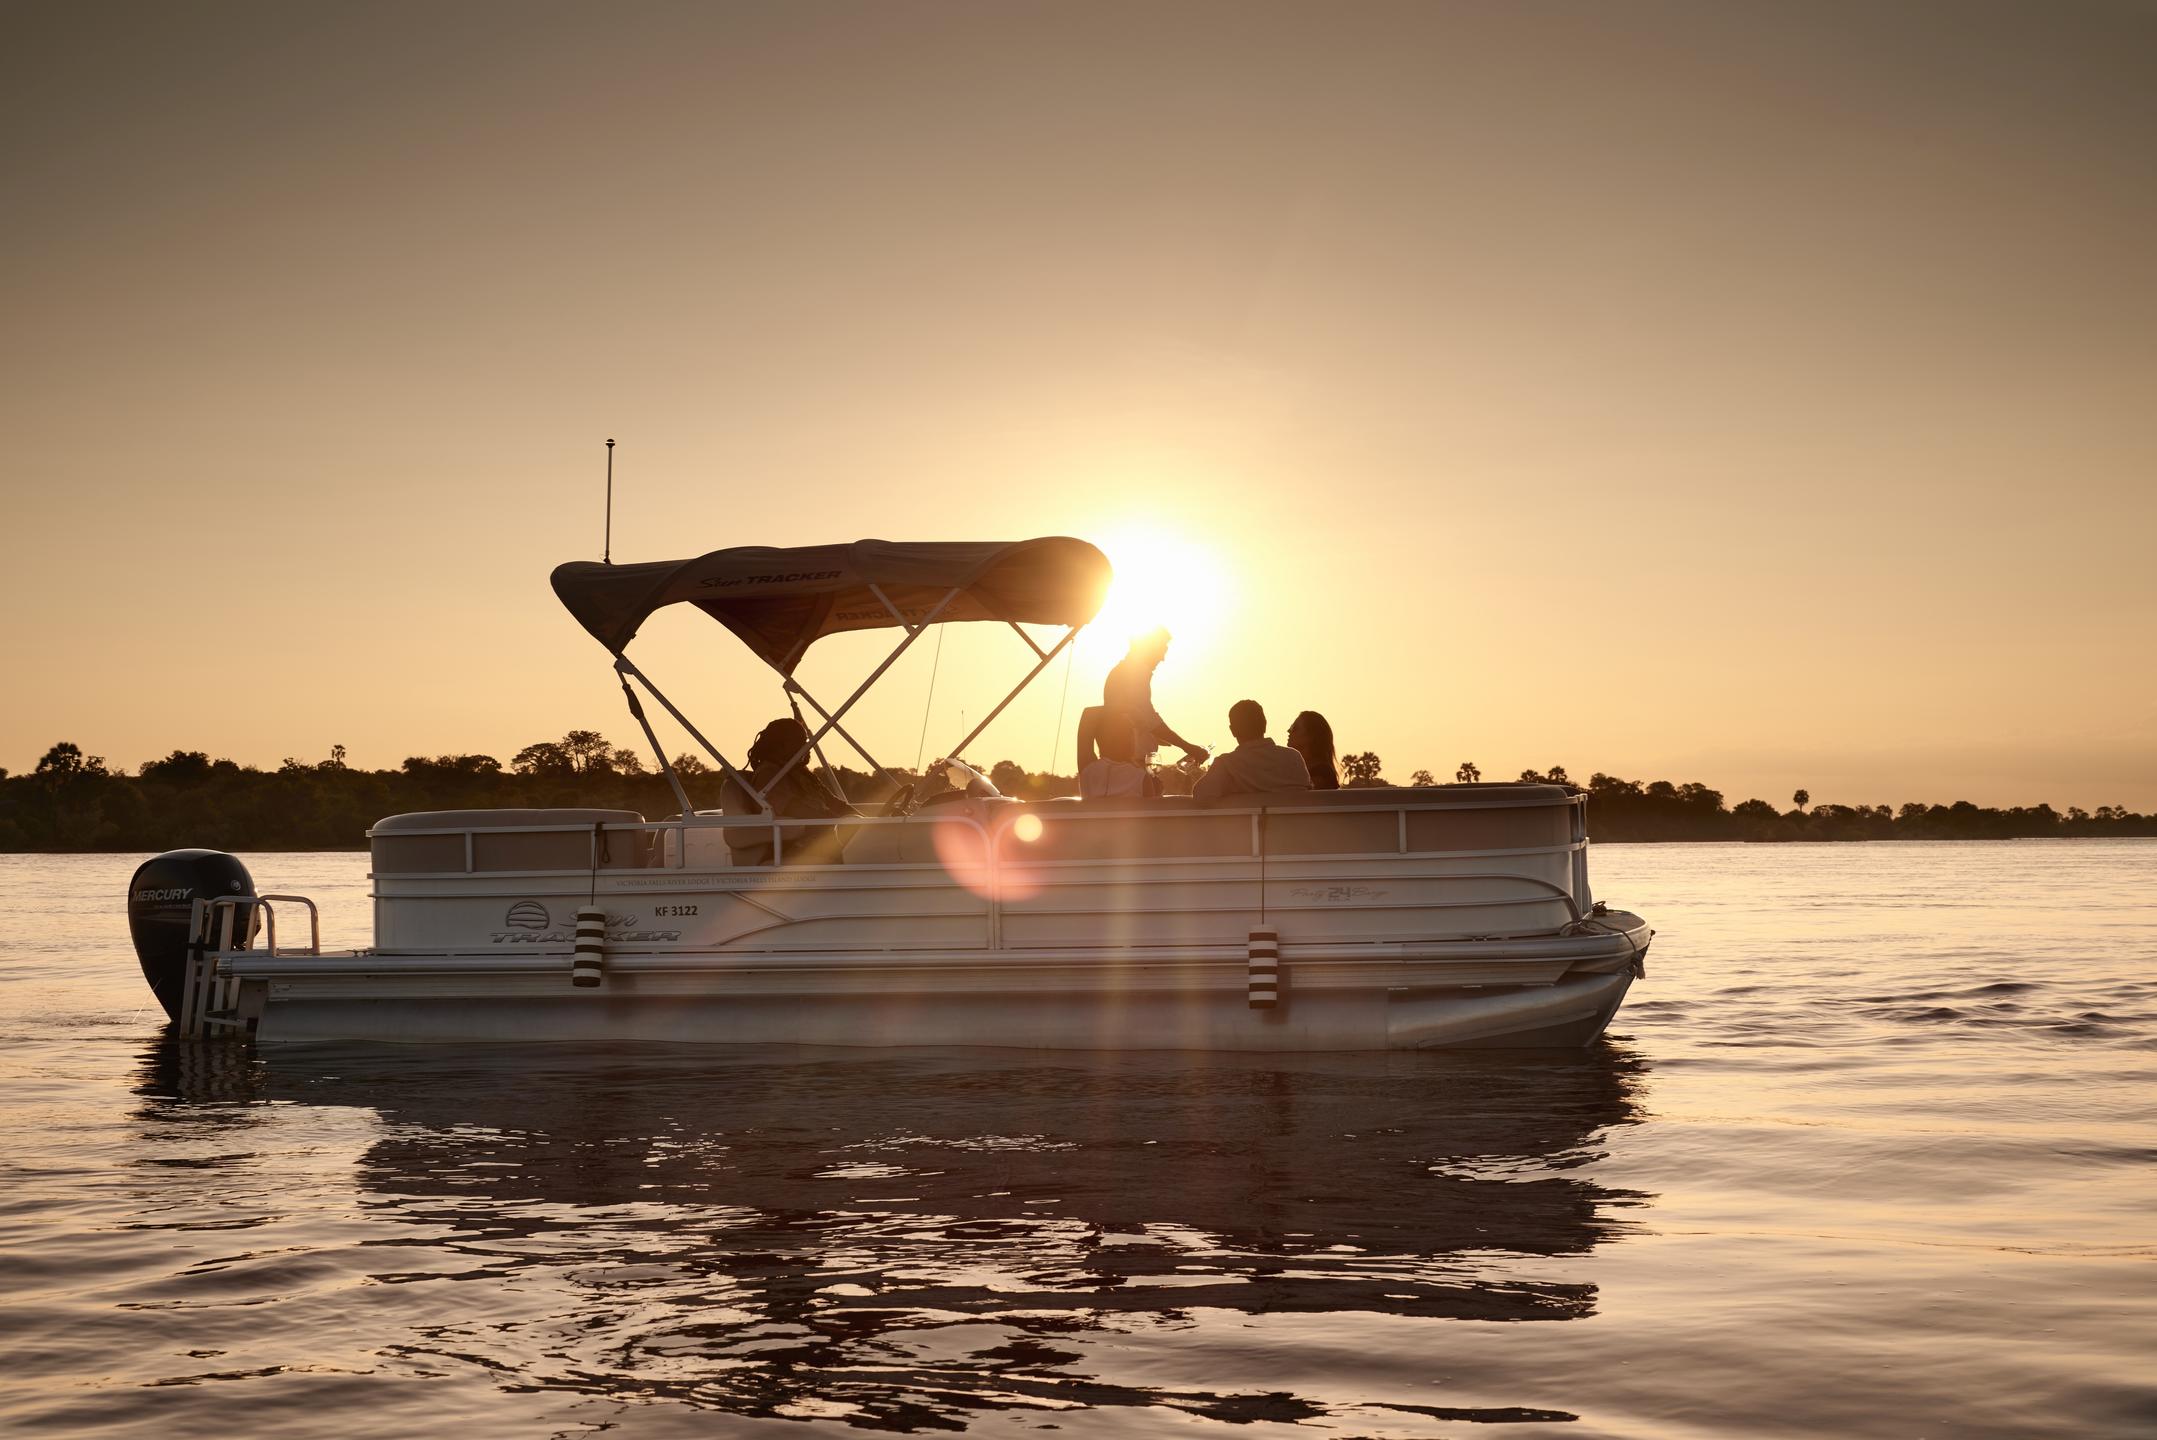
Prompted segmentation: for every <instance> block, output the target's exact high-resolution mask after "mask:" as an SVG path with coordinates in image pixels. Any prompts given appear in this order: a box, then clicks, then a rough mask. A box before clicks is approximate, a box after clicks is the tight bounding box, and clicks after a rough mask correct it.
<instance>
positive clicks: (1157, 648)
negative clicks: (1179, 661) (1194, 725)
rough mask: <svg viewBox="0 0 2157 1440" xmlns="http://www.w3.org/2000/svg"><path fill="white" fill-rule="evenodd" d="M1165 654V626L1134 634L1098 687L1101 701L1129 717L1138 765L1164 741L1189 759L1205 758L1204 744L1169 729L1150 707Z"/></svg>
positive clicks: (1166, 641)
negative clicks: (1163, 628)
mask: <svg viewBox="0 0 2157 1440" xmlns="http://www.w3.org/2000/svg"><path fill="white" fill-rule="evenodd" d="M1167 658H1168V632H1167V631H1166V630H1160V629H1155V630H1149V631H1147V632H1146V633H1145V634H1143V635H1139V636H1135V637H1133V639H1132V641H1131V649H1130V651H1129V652H1128V653H1127V654H1126V655H1125V656H1124V657H1123V659H1121V660H1119V661H1117V662H1116V668H1115V669H1113V670H1111V671H1109V672H1108V681H1107V683H1106V684H1104V685H1103V686H1102V687H1101V703H1102V704H1103V705H1105V706H1106V707H1107V708H1108V709H1109V710H1110V711H1111V712H1119V711H1120V712H1121V713H1123V714H1125V715H1128V716H1130V717H1131V728H1132V730H1133V732H1134V734H1135V736H1136V744H1137V754H1136V757H1135V758H1136V759H1137V761H1138V763H1139V764H1141V765H1144V764H1145V763H1146V762H1147V761H1148V760H1149V759H1150V758H1151V757H1152V755H1153V752H1154V751H1156V750H1158V749H1160V748H1161V746H1162V745H1163V744H1164V743H1165V744H1169V745H1174V746H1177V747H1178V748H1180V749H1181V750H1182V751H1183V753H1184V755H1185V757H1186V758H1188V759H1191V760H1194V761H1195V760H1203V759H1205V758H1206V748H1205V747H1204V746H1203V745H1193V744H1192V743H1191V742H1190V741H1188V740H1186V739H1184V738H1183V737H1182V736H1181V735H1178V734H1177V733H1176V732H1175V731H1173V730H1171V729H1169V728H1168V722H1167V721H1166V720H1163V719H1162V718H1161V712H1160V711H1158V710H1156V709H1154V708H1153V672H1154V671H1155V670H1156V669H1158V668H1160V664H1161V662H1162V661H1163V660H1165V659H1167Z"/></svg>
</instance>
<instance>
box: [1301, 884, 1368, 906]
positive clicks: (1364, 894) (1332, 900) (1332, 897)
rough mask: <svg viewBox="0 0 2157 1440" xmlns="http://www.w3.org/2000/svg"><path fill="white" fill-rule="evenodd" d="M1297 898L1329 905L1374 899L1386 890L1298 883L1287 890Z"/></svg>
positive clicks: (1356, 886)
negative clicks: (1319, 901)
mask: <svg viewBox="0 0 2157 1440" xmlns="http://www.w3.org/2000/svg"><path fill="white" fill-rule="evenodd" d="M1288 893H1289V894H1291V895H1293V896H1295V897H1296V898H1297V899H1299V900H1323V901H1325V902H1326V903H1327V904H1329V905H1338V904H1340V903H1341V902H1343V901H1349V902H1353V901H1357V900H1376V899H1378V898H1379V897H1380V896H1382V895H1384V894H1385V893H1386V892H1385V891H1383V890H1379V889H1375V888H1373V887H1371V886H1369V885H1298V886H1296V887H1295V888H1294V889H1292V890H1290V891H1289V892H1288Z"/></svg>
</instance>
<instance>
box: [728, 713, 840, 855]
mask: <svg viewBox="0 0 2157 1440" xmlns="http://www.w3.org/2000/svg"><path fill="white" fill-rule="evenodd" d="M808 744H809V732H808V731H807V730H805V729H803V728H802V723H801V722H800V721H799V720H795V719H793V718H791V717H789V716H781V717H780V718H779V719H777V720H774V721H772V722H771V723H770V724H769V725H766V726H765V727H764V728H763V729H762V730H760V731H758V732H757V737H756V739H755V740H754V741H752V742H751V743H750V746H749V782H750V784H752V785H754V786H756V788H757V789H759V790H764V791H765V795H764V800H765V803H766V804H768V805H770V806H771V813H772V814H774V815H777V816H779V817H780V818H781V819H786V820H824V819H834V820H835V819H838V818H839V817H840V816H843V815H858V814H860V813H861V812H860V811H858V810H856V809H855V808H854V807H853V806H851V805H849V804H847V803H846V801H845V800H844V799H843V798H842V797H841V796H840V795H839V793H838V791H837V790H835V789H834V788H833V787H832V785H831V784H830V782H829V781H827V780H825V779H824V778H823V777H821V776H819V775H817V774H815V773H814V772H812V771H811V770H810V769H809V757H808V756H807V755H802V757H801V759H800V760H799V761H797V762H796V763H795V764H794V765H793V766H792V767H791V768H789V769H788V770H787V772H786V773H785V774H784V775H780V774H779V767H780V766H782V765H785V764H786V762H787V761H789V760H792V759H793V758H794V757H795V756H796V755H800V754H801V752H802V751H803V750H804V749H805V748H806V747H807V746H808ZM774 776H778V783H776V784H774V783H773V779H772V777H774ZM767 787H768V788H767ZM719 808H720V809H721V810H723V811H724V812H725V813H726V814H728V815H759V814H762V813H763V812H762V811H760V810H759V809H758V808H757V804H756V801H755V800H754V799H753V798H752V797H751V796H750V794H749V792H748V791H747V790H744V789H743V788H742V786H741V784H740V782H739V781H737V780H735V778H734V777H733V776H731V775H729V776H728V777H727V779H726V783H725V784H724V785H722V786H721V787H720V789H719ZM725 833H726V844H727V853H728V854H729V855H730V856H731V857H732V858H733V861H734V863H735V864H736V865H769V864H771V863H772V841H771V831H769V830H763V829H758V828H756V827H755V826H749V825H744V826H740V827H733V826H730V827H728V829H727V830H726V832H725ZM783 833H784V835H785V846H784V848H783V850H782V851H781V854H782V855H783V857H784V858H785V860H786V862H787V863H788V864H797V863H809V864H830V863H832V862H834V861H836V860H837V859H838V858H839V856H838V845H837V834H838V832H837V831H835V830H834V829H832V828H831V827H830V826H828V825H817V826H789V827H787V828H786V829H785V830H784V832H783Z"/></svg>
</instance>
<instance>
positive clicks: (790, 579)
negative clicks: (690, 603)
mask: <svg viewBox="0 0 2157 1440" xmlns="http://www.w3.org/2000/svg"><path fill="white" fill-rule="evenodd" d="M838 578H839V572H838V571H836V570H791V571H788V572H787V573H786V574H784V575H708V576H706V577H705V578H704V579H702V580H699V581H697V584H698V586H699V587H701V588H702V589H705V590H730V589H732V588H733V587H734V586H736V585H798V584H800V583H802V582H803V581H807V580H836V579H838Z"/></svg>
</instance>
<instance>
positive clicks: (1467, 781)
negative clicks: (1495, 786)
mask: <svg viewBox="0 0 2157 1440" xmlns="http://www.w3.org/2000/svg"><path fill="white" fill-rule="evenodd" d="M1453 778H1454V779H1455V780H1458V781H1460V783H1461V784H1463V785H1473V784H1475V782H1476V781H1478V780H1480V779H1482V778H1483V772H1482V771H1481V770H1480V769H1478V768H1476V763H1475V761H1473V760H1463V761H1461V762H1460V769H1458V770H1455V771H1454V772H1453Z"/></svg>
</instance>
